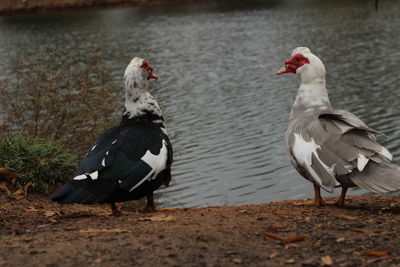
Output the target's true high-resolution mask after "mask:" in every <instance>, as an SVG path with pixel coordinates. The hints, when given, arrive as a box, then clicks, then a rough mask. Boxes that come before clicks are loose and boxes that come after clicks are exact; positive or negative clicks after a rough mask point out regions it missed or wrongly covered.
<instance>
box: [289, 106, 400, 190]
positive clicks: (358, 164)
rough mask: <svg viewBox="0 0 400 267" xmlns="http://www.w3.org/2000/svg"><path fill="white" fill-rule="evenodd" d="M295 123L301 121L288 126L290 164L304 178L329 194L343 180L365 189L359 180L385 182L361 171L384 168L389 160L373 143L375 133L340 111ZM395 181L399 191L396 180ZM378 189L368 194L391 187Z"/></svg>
mask: <svg viewBox="0 0 400 267" xmlns="http://www.w3.org/2000/svg"><path fill="white" fill-rule="evenodd" d="M299 120H303V121H297V122H295V123H294V124H293V125H292V129H291V130H290V131H291V134H290V135H289V136H288V139H287V142H288V148H289V153H290V154H291V156H292V157H293V158H292V160H293V161H294V164H297V168H298V169H300V173H301V174H302V175H303V176H305V177H306V178H307V179H309V180H311V181H312V182H314V183H316V184H318V185H319V186H321V187H322V188H323V189H325V190H327V191H329V192H332V190H333V187H335V186H339V185H340V184H341V183H343V182H345V179H343V178H344V177H346V178H349V179H350V180H351V181H352V182H354V184H356V185H358V186H360V187H362V188H365V189H368V190H371V186H365V185H364V184H365V183H364V182H362V181H361V180H362V179H363V181H367V183H370V180H372V181H375V182H374V183H383V184H384V183H385V182H382V181H379V177H375V176H374V175H375V174H376V173H375V172H374V173H375V174H374V175H368V173H371V172H370V171H369V172H363V171H364V169H365V168H366V166H368V165H371V166H375V165H376V166H379V165H385V164H388V162H389V161H391V160H392V155H391V154H390V152H389V151H388V150H387V149H386V148H384V147H383V146H381V145H380V144H379V143H377V142H376V140H375V137H374V134H379V132H378V131H376V130H374V129H372V128H369V127H368V126H367V125H365V123H363V122H362V121H361V120H360V119H359V118H358V117H357V116H355V115H354V114H352V113H350V112H347V111H344V110H324V111H316V112H315V113H314V114H312V115H311V116H305V117H302V118H299ZM392 165H393V164H392ZM394 166H395V165H394ZM369 167H370V166H369ZM368 169H370V168H368ZM360 173H361V174H363V175H361V176H360V175H358V174H360ZM399 176H400V173H399ZM353 178H354V179H353ZM396 179H397V178H395V180H396ZM398 180H399V188H400V177H399V179H398ZM367 187H368V188H367ZM380 188H381V189H380V190H377V189H375V190H371V191H374V192H378V191H379V192H383V191H385V192H387V191H391V190H393V185H388V186H385V185H383V186H380Z"/></svg>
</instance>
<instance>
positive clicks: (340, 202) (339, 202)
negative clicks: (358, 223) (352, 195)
mask: <svg viewBox="0 0 400 267" xmlns="http://www.w3.org/2000/svg"><path fill="white" fill-rule="evenodd" d="M347 189H348V187H345V186H343V187H342V192H340V197H339V199H338V200H337V201H336V202H335V205H336V206H339V207H344V201H345V198H346V193H347Z"/></svg>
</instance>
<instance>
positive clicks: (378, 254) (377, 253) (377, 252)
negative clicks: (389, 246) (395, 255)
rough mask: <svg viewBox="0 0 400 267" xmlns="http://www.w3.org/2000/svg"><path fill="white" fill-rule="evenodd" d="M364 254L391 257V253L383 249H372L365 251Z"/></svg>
mask: <svg viewBox="0 0 400 267" xmlns="http://www.w3.org/2000/svg"><path fill="white" fill-rule="evenodd" d="M362 254H365V255H369V256H376V257H390V255H389V254H387V253H385V252H381V251H376V250H371V251H366V252H363V253H362Z"/></svg>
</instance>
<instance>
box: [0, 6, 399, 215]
mask: <svg viewBox="0 0 400 267" xmlns="http://www.w3.org/2000/svg"><path fill="white" fill-rule="evenodd" d="M243 2H246V4H243ZM399 14H400V3H399V1H390V0H385V1H380V9H379V11H378V12H375V10H374V8H373V1H372V0H371V1H361V0H360V1H350V0H346V1H344V0H343V1H333V0H332V1H326V0H325V1H313V0H287V1H285V0H274V1H219V2H212V3H197V4H174V5H163V6H151V7H132V8H123V9H107V10H93V11H73V12H72V11H71V12H70V11H68V12H63V13H50V14H42V15H32V16H16V17H3V18H0V64H3V63H4V62H5V61H6V60H7V59H9V58H10V57H12V54H13V53H15V51H16V49H19V50H20V51H22V52H24V53H26V54H38V53H39V55H40V53H44V51H45V50H46V49H56V50H58V51H60V52H61V54H62V55H63V56H62V58H60V60H63V61H65V62H66V64H77V63H78V62H79V61H80V60H81V59H82V58H85V57H88V56H90V55H92V54H95V53H101V54H102V56H103V58H104V59H105V60H106V61H107V63H108V64H109V65H110V66H111V68H112V73H111V74H112V77H113V78H114V79H115V81H116V83H117V84H118V85H119V86H121V87H120V88H117V89H118V90H121V91H122V74H123V72H124V70H125V67H126V65H127V63H128V62H129V60H130V59H131V58H132V57H134V56H142V57H144V58H146V59H147V60H148V61H149V62H150V63H151V64H152V65H153V67H154V68H155V71H156V73H157V74H158V75H159V76H160V77H161V79H160V80H158V81H154V82H152V83H151V92H152V94H153V95H154V96H155V97H156V98H157V100H158V101H159V103H160V105H161V107H162V108H163V110H164V112H165V116H166V119H167V122H168V130H169V133H170V136H171V140H172V142H173V144H174V149H175V163H174V165H173V182H172V184H171V186H170V187H169V188H166V189H162V190H159V191H158V192H160V194H159V198H158V202H159V205H160V206H163V207H199V206H207V205H241V204H249V203H264V202H270V201H278V200H283V199H299V198H306V197H311V196H312V194H313V193H312V186H311V184H310V183H309V182H307V181H306V180H304V179H303V178H301V176H299V175H298V174H297V173H296V172H295V170H294V169H293V168H292V167H291V166H290V164H289V160H288V158H287V156H286V151H285V149H284V144H283V134H284V132H285V129H286V126H287V121H288V117H289V112H290V108H291V105H292V103H293V101H294V97H295V95H296V92H297V88H298V85H299V81H298V78H297V77H296V76H295V75H283V76H276V75H275V72H276V71H277V70H278V69H279V68H280V67H281V65H282V62H283V61H284V60H285V59H287V58H288V57H289V56H290V52H291V50H292V49H293V48H295V47H297V46H308V47H310V48H311V50H312V51H313V52H314V53H315V54H316V55H318V56H320V58H321V59H322V60H323V61H324V62H325V66H326V69H327V73H328V74H327V84H328V85H327V86H328V90H329V94H330V97H331V103H332V104H333V106H334V107H336V108H342V109H347V110H350V111H352V112H354V113H355V114H357V115H358V116H359V117H360V118H361V119H363V120H364V121H365V122H366V123H367V124H369V126H371V127H374V128H376V129H379V130H381V131H383V132H384V133H385V134H386V135H387V137H386V138H381V139H380V140H381V142H382V143H383V144H385V145H386V146H387V147H388V148H389V149H390V150H391V151H392V152H393V154H394V155H395V156H396V158H397V159H398V157H399V155H400V78H399V77H400V75H399V70H400V68H399V67H400V64H399V62H400V49H399V48H400V45H399V44H400V16H399ZM2 75H3V76H4V75H5V74H4V73H0V78H1V76H2ZM116 101H119V102H121V103H123V98H122V94H121V99H116ZM336 193H337V192H336ZM365 193H366V192H365V191H363V190H351V192H350V194H365Z"/></svg>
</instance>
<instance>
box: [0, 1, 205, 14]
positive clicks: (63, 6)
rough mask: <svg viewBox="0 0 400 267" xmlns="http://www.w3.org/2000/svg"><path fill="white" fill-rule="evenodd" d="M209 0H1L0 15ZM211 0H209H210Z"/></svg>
mask: <svg viewBox="0 0 400 267" xmlns="http://www.w3.org/2000/svg"><path fill="white" fill-rule="evenodd" d="M204 1H207V0H1V1H0V15H14V14H27V13H38V12H39V13H40V12H47V11H61V10H70V9H81V8H90V9H93V8H106V7H124V6H146V5H161V4H171V3H184V2H204ZM208 1H209V0H208Z"/></svg>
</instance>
